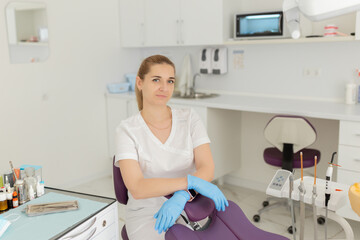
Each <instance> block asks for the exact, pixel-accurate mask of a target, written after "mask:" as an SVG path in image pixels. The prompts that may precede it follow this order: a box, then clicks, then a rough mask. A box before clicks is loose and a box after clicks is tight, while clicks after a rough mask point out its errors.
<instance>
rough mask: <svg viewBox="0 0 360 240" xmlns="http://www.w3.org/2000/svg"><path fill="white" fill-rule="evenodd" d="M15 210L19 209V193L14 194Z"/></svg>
mask: <svg viewBox="0 0 360 240" xmlns="http://www.w3.org/2000/svg"><path fill="white" fill-rule="evenodd" d="M12 200H13V203H12V204H13V208H17V207H18V206H19V200H18V196H17V192H16V191H14V192H13V199H12Z"/></svg>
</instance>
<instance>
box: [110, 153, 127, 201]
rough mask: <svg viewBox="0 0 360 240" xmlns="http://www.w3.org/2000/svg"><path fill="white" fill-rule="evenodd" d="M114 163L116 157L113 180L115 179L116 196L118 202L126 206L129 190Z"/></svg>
mask: <svg viewBox="0 0 360 240" xmlns="http://www.w3.org/2000/svg"><path fill="white" fill-rule="evenodd" d="M114 163H115V156H114V158H113V179H114V189H115V196H116V199H117V200H118V202H120V203H122V204H124V205H126V204H127V202H128V199H129V197H128V190H127V188H126V186H125V183H124V181H123V179H122V176H121V172H120V168H119V167H117V166H115V164H114Z"/></svg>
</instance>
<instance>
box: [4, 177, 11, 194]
mask: <svg viewBox="0 0 360 240" xmlns="http://www.w3.org/2000/svg"><path fill="white" fill-rule="evenodd" d="M9 189H10V183H9V178H8V176H5V190H6V191H9Z"/></svg>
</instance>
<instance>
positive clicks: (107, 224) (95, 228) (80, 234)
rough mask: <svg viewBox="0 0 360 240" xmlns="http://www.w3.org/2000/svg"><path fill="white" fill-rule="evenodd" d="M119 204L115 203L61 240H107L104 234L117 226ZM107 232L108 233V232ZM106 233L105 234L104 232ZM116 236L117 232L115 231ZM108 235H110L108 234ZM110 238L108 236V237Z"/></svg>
mask: <svg viewBox="0 0 360 240" xmlns="http://www.w3.org/2000/svg"><path fill="white" fill-rule="evenodd" d="M116 204H117V203H116V202H115V203H113V204H112V205H111V206H110V207H108V208H106V209H104V210H103V211H101V212H99V213H98V214H97V215H95V216H93V217H92V218H90V219H89V220H87V221H86V222H84V223H82V224H81V225H79V226H78V227H76V228H75V229H73V230H72V231H70V232H69V233H67V234H66V235H64V236H63V237H61V238H59V239H60V240H70V239H71V240H80V239H107V238H102V234H103V232H104V231H105V230H106V229H108V228H111V226H112V228H114V226H115V225H117V222H118V221H117V216H116V213H117V205H116ZM115 227H116V226H115ZM106 232H107V231H106ZM104 233H105V232H104ZM113 233H114V235H115V234H116V230H114V231H113ZM107 234H108V233H107ZM107 236H108V235H107Z"/></svg>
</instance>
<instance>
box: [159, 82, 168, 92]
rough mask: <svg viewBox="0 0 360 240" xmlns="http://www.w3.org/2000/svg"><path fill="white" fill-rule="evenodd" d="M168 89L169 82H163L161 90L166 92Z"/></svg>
mask: <svg viewBox="0 0 360 240" xmlns="http://www.w3.org/2000/svg"><path fill="white" fill-rule="evenodd" d="M167 89H168V85H167V82H162V83H161V85H160V90H162V91H166V90H167Z"/></svg>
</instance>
